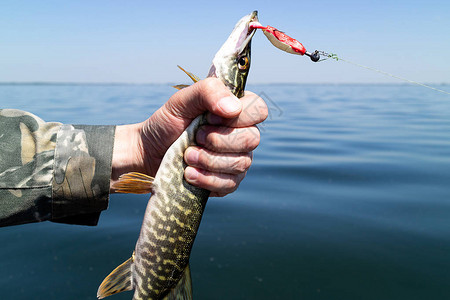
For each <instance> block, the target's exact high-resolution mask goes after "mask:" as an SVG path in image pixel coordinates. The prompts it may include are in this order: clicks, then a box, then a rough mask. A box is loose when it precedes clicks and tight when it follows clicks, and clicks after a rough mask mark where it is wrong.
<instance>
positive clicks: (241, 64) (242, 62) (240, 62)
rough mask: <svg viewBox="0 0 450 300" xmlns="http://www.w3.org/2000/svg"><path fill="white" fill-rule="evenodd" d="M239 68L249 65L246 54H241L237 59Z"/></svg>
mask: <svg viewBox="0 0 450 300" xmlns="http://www.w3.org/2000/svg"><path fill="white" fill-rule="evenodd" d="M238 65H239V70H247V69H248V67H249V61H248V57H247V56H242V57H241V58H239V60H238Z"/></svg>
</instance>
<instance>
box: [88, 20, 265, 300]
mask: <svg viewBox="0 0 450 300" xmlns="http://www.w3.org/2000/svg"><path fill="white" fill-rule="evenodd" d="M252 21H257V12H256V11H255V12H253V13H251V14H249V15H247V16H245V17H243V18H242V19H241V20H239V21H238V23H237V24H236V26H235V28H234V29H233V31H232V33H231V35H230V36H229V37H228V39H227V41H226V42H225V43H224V44H223V46H222V47H221V48H220V49H219V51H218V52H217V53H216V55H215V57H214V59H213V64H212V66H211V68H210V71H209V73H208V77H217V78H219V79H221V80H222V82H223V83H224V84H225V86H227V87H228V88H229V89H230V91H231V92H232V93H233V94H234V95H235V96H237V97H239V98H240V97H242V96H243V95H244V88H245V83H246V79H247V75H248V70H249V68H250V52H251V51H250V44H251V39H252V37H253V34H254V30H253V29H250V27H249V24H250V22H252ZM182 70H183V69H182ZM183 71H184V70H183ZM185 72H186V71H185ZM186 74H187V75H189V77H190V78H191V79H192V80H193V81H194V82H196V81H197V80H198V77H196V76H195V75H193V74H191V73H189V72H186ZM176 87H177V88H179V89H181V88H184V87H186V86H185V85H179V86H176ZM206 123H207V121H206V114H203V115H200V116H198V117H197V118H195V119H194V120H193V121H192V122H191V124H190V125H189V126H188V127H187V128H186V129H185V131H183V133H182V134H181V135H180V136H179V137H178V138H177V140H176V141H175V142H174V143H173V144H172V145H171V146H170V147H169V149H168V150H167V152H166V153H165V155H164V157H163V159H162V161H161V165H160V167H159V169H158V172H157V173H156V176H155V178H154V179H153V178H150V177H149V176H147V175H144V174H137V173H132V174H125V176H124V177H122V178H121V179H120V180H119V182H118V184H117V185H115V186H114V188H116V191H118V192H140V193H142V192H148V191H150V190H151V192H152V196H151V197H150V200H149V202H148V204H147V208H146V211H145V216H144V220H143V223H142V227H141V232H140V234H139V239H138V241H137V243H136V247H135V252H134V253H133V256H132V257H131V258H130V259H128V260H127V261H126V262H124V263H123V264H121V265H120V266H119V267H117V268H116V269H115V270H113V271H112V272H111V274H110V275H108V276H107V277H106V278H105V280H104V281H103V282H102V284H101V285H100V287H99V290H98V293H97V296H98V297H99V298H104V297H106V296H109V295H112V294H115V293H118V292H122V291H126V290H132V289H135V292H134V296H133V299H162V298H164V299H192V288H191V279H190V271H189V256H190V253H191V249H192V245H193V243H194V240H195V236H196V235H197V230H198V227H199V225H200V221H201V219H202V215H203V211H204V209H205V205H206V202H207V200H208V197H209V194H210V192H209V191H207V190H205V189H202V188H198V187H195V186H192V185H190V184H189V183H187V182H186V181H185V180H184V170H185V168H186V163H185V162H184V152H185V151H186V149H187V148H188V147H189V146H193V145H196V143H195V135H196V133H197V130H198V128H199V127H200V126H202V125H204V124H206Z"/></svg>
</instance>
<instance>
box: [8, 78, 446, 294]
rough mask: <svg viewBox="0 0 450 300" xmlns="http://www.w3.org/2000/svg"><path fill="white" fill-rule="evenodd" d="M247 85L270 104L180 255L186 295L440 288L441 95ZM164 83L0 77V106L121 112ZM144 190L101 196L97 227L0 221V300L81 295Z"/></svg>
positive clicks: (105, 267)
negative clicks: (236, 175)
mask: <svg viewBox="0 0 450 300" xmlns="http://www.w3.org/2000/svg"><path fill="white" fill-rule="evenodd" d="M248 88H249V89H250V90H252V91H254V92H257V93H260V94H262V95H263V96H264V97H265V99H266V100H267V102H268V104H269V108H270V116H269V118H268V120H267V121H266V122H265V123H264V124H263V125H261V126H260V129H261V134H262V141H261V145H260V146H259V147H258V149H257V151H256V152H255V154H254V164H253V166H252V168H251V169H250V171H249V172H248V175H247V178H246V179H245V181H244V182H243V183H242V184H241V186H240V188H239V190H238V191H237V192H235V193H234V194H232V195H229V196H227V197H225V198H213V199H210V201H209V203H208V206H207V208H206V211H205V214H204V217H203V221H202V224H201V226H200V231H199V234H198V237H197V240H196V243H195V245H194V248H193V252H192V257H191V266H192V272H193V282H194V293H195V295H194V296H195V299H446V298H449V297H450V284H449V282H450V199H449V198H450V187H449V183H450V98H449V97H448V96H447V95H442V94H439V93H436V92H434V91H429V90H427V89H424V88H420V87H414V86H409V85H253V86H249V87H248ZM442 88H443V89H447V90H449V89H450V88H449V87H448V86H444V87H442ZM172 93H173V91H172V90H171V89H170V88H169V87H168V86H166V85H135V86H134V85H103V86H102V85H0V104H1V107H10V108H12V107H13V108H20V109H25V110H28V111H31V112H34V113H35V114H37V115H39V116H40V117H42V118H43V119H45V120H48V121H62V122H64V123H73V124H80V123H84V124H86V123H87V124H123V123H129V122H139V121H142V120H144V119H145V118H146V117H147V116H149V115H150V114H151V113H152V112H153V111H154V110H155V109H156V108H158V107H159V106H160V105H161V104H162V103H163V102H164V101H165V100H166V99H167V98H168V97H169V96H170V95H171V94H172ZM147 199H148V196H145V195H144V196H136V195H131V196H128V195H126V196H124V195H112V197H111V200H110V207H109V209H108V210H107V211H105V212H103V213H102V216H101V219H100V222H99V225H98V226H97V227H82V226H70V225H63V224H53V223H50V222H44V223H40V224H28V225H23V226H15V227H9V228H2V229H1V230H0V240H1V241H2V243H3V244H2V245H3V246H2V247H1V248H0V256H1V258H2V259H1V262H0V295H1V296H0V298H1V299H95V296H96V291H97V287H98V285H99V283H100V282H101V281H102V280H103V278H104V277H105V275H107V274H108V273H109V272H110V271H111V270H112V268H114V267H115V266H117V265H118V264H119V263H121V262H122V261H124V260H125V259H127V258H128V257H129V256H130V255H131V252H132V251H133V247H134V244H135V241H136V239H137V237H138V233H139V228H140V223H141V221H142V217H143V213H144V209H145V205H146V203H147ZM130 298H131V294H130V293H123V294H120V295H117V296H114V297H111V299H130Z"/></svg>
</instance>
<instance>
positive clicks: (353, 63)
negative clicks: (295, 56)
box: [313, 50, 450, 95]
mask: <svg viewBox="0 0 450 300" xmlns="http://www.w3.org/2000/svg"><path fill="white" fill-rule="evenodd" d="M313 54H316V55H317V54H318V55H323V56H325V58H322V59H320V60H318V62H321V61H324V60H328V59H330V58H331V59H333V60H335V61H339V60H341V61H344V62H346V63H348V64H351V65H354V66H357V67H360V68H364V69H367V70H370V71H373V72H376V73H380V74H382V75H385V76H388V77H392V78H395V79H399V80H403V81H405V82H408V83H411V84H415V85H418V86H422V87H425V88H428V89H431V90H434V91H437V92H440V93H443V94H447V95H450V93H449V92H447V91H444V90H441V89H437V88H435V87H432V86H429V85H426V84H423V83H420V82H417V81H414V80H410V79H407V78H403V77H400V76H397V75H394V74H391V73H388V72H385V71H381V70H378V69H376V68H372V67H368V66H365V65H361V64H358V63H355V62H353V61H349V60H346V59H343V58H341V57H338V56H337V54H334V53H327V52H325V51H317V50H316V51H314V53H313Z"/></svg>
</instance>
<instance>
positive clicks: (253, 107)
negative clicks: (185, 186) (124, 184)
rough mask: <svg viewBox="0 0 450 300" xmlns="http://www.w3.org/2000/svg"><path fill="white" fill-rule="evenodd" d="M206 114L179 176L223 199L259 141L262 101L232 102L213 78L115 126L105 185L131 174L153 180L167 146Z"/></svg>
mask: <svg viewBox="0 0 450 300" xmlns="http://www.w3.org/2000/svg"><path fill="white" fill-rule="evenodd" d="M205 111H208V114H207V120H208V123H209V124H208V125H204V126H201V127H200V129H199V130H198V132H197V135H196V139H197V144H198V146H195V147H189V148H188V149H187V150H186V152H185V153H184V159H185V161H186V163H187V164H188V167H187V168H186V170H185V173H184V176H185V179H186V181H188V182H189V183H190V184H192V185H195V186H198V187H202V188H205V189H208V190H210V191H211V196H225V195H227V194H229V193H231V192H233V191H235V190H236V189H237V187H238V186H239V184H240V182H241V181H242V179H244V177H245V174H246V172H247V170H248V168H249V167H250V165H251V162H252V151H253V150H254V149H255V148H256V147H257V146H258V144H259V141H260V135H259V130H258V128H257V127H256V126H255V125H256V124H258V123H260V122H262V121H264V120H265V119H266V118H267V114H268V110H267V106H266V104H265V102H264V101H263V100H262V99H261V98H260V97H258V96H257V95H255V94H254V93H251V92H246V93H245V96H244V97H242V98H241V99H237V98H236V97H235V96H234V95H233V94H231V92H230V91H229V90H228V89H227V88H226V87H225V86H224V85H223V83H222V82H221V81H220V80H219V79H216V78H207V79H205V80H201V81H199V82H197V83H195V84H194V85H192V86H190V87H187V88H185V89H182V90H181V91H178V92H177V93H175V94H174V95H173V96H172V97H170V99H169V100H168V101H167V102H166V103H165V104H164V105H163V106H162V107H161V108H159V109H158V110H157V111H156V112H155V113H154V114H153V115H152V116H151V117H150V118H149V119H147V120H146V121H144V122H142V123H139V124H131V125H123V126H117V128H116V136H115V142H114V152H113V162H112V175H111V184H112V183H114V181H116V180H117V179H118V177H119V176H120V175H121V174H124V173H127V172H131V171H135V172H141V173H145V174H148V175H151V176H155V174H156V171H157V170H158V168H159V165H160V163H161V160H162V158H163V156H164V154H165V153H166V151H167V149H168V148H169V147H170V145H171V144H172V143H173V142H174V141H175V140H176V139H177V138H178V136H180V134H181V133H182V132H183V131H184V129H185V128H186V127H187V126H188V125H189V124H190V123H191V121H192V120H193V119H194V118H196V117H197V116H198V115H200V114H202V113H204V112H205Z"/></svg>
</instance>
